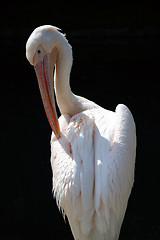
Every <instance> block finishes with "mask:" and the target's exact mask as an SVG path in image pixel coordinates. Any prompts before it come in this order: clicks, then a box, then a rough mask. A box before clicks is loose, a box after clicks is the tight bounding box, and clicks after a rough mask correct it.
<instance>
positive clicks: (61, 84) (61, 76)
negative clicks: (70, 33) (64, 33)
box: [54, 39, 97, 116]
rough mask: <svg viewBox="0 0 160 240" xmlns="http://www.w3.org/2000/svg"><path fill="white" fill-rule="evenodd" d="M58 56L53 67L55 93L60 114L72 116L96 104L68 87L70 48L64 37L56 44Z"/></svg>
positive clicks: (70, 62)
mask: <svg viewBox="0 0 160 240" xmlns="http://www.w3.org/2000/svg"><path fill="white" fill-rule="evenodd" d="M57 49H58V58H57V62H56V67H55V78H54V85H55V94H56V100H57V104H58V107H59V109H60V112H61V114H69V115H70V116H73V115H75V114H77V113H80V112H82V111H84V110H87V109H91V108H93V107H96V106H97V105H96V104H95V103H93V102H92V101H89V100H87V99H85V98H82V97H80V96H76V95H74V94H73V93H72V91H71V88H70V72H71V67H72V62H73V59H72V48H71V46H70V45H69V43H68V42H67V40H66V39H63V41H61V42H60V43H59V46H57Z"/></svg>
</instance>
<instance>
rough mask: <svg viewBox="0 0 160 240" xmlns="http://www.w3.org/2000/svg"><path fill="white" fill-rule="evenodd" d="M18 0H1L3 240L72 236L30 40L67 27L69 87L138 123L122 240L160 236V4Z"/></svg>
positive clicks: (0, 197) (0, 207)
mask: <svg viewBox="0 0 160 240" xmlns="http://www.w3.org/2000/svg"><path fill="white" fill-rule="evenodd" d="M129 2H130V3H127V2H126V1H98V0H97V1H44V2H41V1H39V2H36V1H32V2H26V3H23V2H22V1H21V2H18V1H13V2H12V3H9V2H6V4H5V2H4V3H3V5H1V10H0V17H1V21H0V24H1V28H0V33H1V37H0V52H1V70H0V96H1V108H0V109H1V115H0V127H1V131H0V133H1V135H0V136H1V162H0V163H1V168H0V169H1V174H0V177H1V180H0V184H1V185H0V239H3V240H10V239H11V240H12V239H13V240H15V239H22V240H24V239H68V240H69V239H73V238H72V234H71V232H70V228H69V225H68V223H67V222H66V223H65V222H64V221H63V217H62V215H61V214H60V213H59V211H58V208H57V206H56V203H55V200H53V197H52V172H51V167H50V135H51V129H50V126H49V124H48V121H47V118H46V116H45V112H44V109H43V105H42V102H41V98H40V94H39V89H38V84H37V81H36V76H35V72H34V69H33V67H32V66H31V65H30V64H29V62H28V61H27V60H26V57H25V43H26V41H27V39H28V37H29V35H30V34H31V32H32V31H33V30H34V28H36V27H38V26H40V25H44V24H51V25H55V26H57V27H59V28H61V29H62V31H63V32H64V33H66V34H67V39H68V40H69V42H70V44H71V45H72V47H73V56H74V62H73V68H72V72H71V87H72V91H73V92H74V93H75V94H78V95H81V96H84V97H86V98H88V99H90V100H92V101H94V102H96V103H97V104H99V105H101V106H103V107H104V108H107V109H109V110H113V111H114V109H115V107H116V105H117V104H118V103H124V104H126V105H127V106H128V107H129V108H130V110H131V112H132V113H133V116H134V119H135V122H136V127H137V158H136V170H135V184H134V188H133V191H132V194H131V197H130V200H129V204H128V208H127V212H126V216H125V219H124V223H123V226H122V230H121V235H120V240H122V239H124V240H125V239H127V240H129V239H131V240H134V239H135V240H143V239H145V240H152V239H157V240H158V239H160V219H159V203H160V195H159V189H160V187H159V162H160V147H159V136H160V128H159V121H160V102H159V89H160V87H159V79H160V5H158V4H157V3H155V2H153V1H152V2H150V1H148V2H147V1H145V3H144V2H140V1H137V2H136V1H129Z"/></svg>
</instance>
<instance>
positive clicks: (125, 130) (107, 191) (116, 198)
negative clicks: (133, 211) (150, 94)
mask: <svg viewBox="0 0 160 240" xmlns="http://www.w3.org/2000/svg"><path fill="white" fill-rule="evenodd" d="M94 144H95V209H96V213H97V214H96V220H95V221H96V225H97V228H98V229H99V231H100V232H101V233H106V231H111V235H112V237H113V239H116V237H117V236H116V235H118V234H119V230H120V227H121V224H122V221H123V217H124V214H125V210H126V206H127V202H128V198H129V195H130V192H131V188H132V185H133V181H134V165H135V154H136V133H135V124H134V120H133V117H132V114H131V112H130V111H129V109H128V108H127V107H126V106H125V105H122V104H120V105H118V106H117V108H116V112H115V113H114V115H113V113H112V114H111V113H110V114H109V111H106V113H104V111H103V112H102V111H99V113H98V114H97V115H96V118H95V140H94ZM102 216H103V217H102ZM106 226H107V227H106Z"/></svg>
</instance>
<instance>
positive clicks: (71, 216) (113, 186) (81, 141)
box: [27, 26, 136, 240]
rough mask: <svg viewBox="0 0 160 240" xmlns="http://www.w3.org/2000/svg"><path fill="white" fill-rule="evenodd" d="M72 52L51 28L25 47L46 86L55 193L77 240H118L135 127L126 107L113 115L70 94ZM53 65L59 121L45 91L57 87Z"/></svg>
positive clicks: (38, 31) (132, 161) (131, 176)
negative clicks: (59, 114) (59, 113)
mask: <svg viewBox="0 0 160 240" xmlns="http://www.w3.org/2000/svg"><path fill="white" fill-rule="evenodd" d="M46 45H47V46H46ZM39 49H40V50H41V56H39V53H38V50H39ZM55 49H56V50H55ZM53 53H54V54H53ZM71 53H72V52H71V47H70V45H69V44H68V42H67V40H66V39H65V37H64V36H63V35H62V34H61V33H60V32H59V31H58V30H57V29H56V28H54V27H52V26H42V27H40V28H37V29H36V30H35V31H34V32H33V33H32V34H31V36H30V38H29V40H28V42H27V57H28V59H29V61H30V62H31V64H33V65H34V66H35V69H36V73H37V78H38V81H39V82H42V84H41V85H40V90H41V95H42V99H43V103H44V106H45V110H46V113H47V116H48V119H49V121H50V124H51V127H52V130H53V131H54V132H52V137H51V165H52V170H53V191H54V195H55V197H56V200H57V204H58V206H59V207H60V208H61V209H62V211H63V214H64V215H67V217H68V220H69V223H70V226H71V230H72V233H73V235H74V238H75V239H76V240H117V239H118V236H119V232H120V227H121V224H122V221H123V217H124V214H125V210H126V207H127V202H128V198H129V195H130V192H131V189H132V186H133V181H134V165H135V154H136V134H135V124H134V120H133V117H132V114H131V112H130V111H129V109H128V108H127V107H126V106H125V105H123V104H119V105H118V106H117V108H116V111H115V112H112V111H108V110H105V109H103V108H102V107H100V106H98V105H96V104H95V103H93V102H91V101H89V100H87V99H84V98H82V97H79V96H76V95H74V94H73V93H72V92H71V90H70V86H69V75H70V70H71V66H72V54H71ZM48 54H49V55H48ZM53 55H54V56H53ZM46 56H47V57H46ZM51 57H52V59H54V60H52V61H51ZM50 62H51V64H50ZM54 65H55V79H54V85H55V93H56V98H57V102H58V105H59V108H60V111H61V113H62V115H61V117H60V118H59V120H57V118H56V114H55V115H54V113H53V114H52V111H53V112H55V105H54V98H53V97H52V95H53V88H52V87H47V86H48V85H49V86H51V85H52V83H53V79H52V74H51V72H52V71H53V66H54ZM48 66H49V70H48ZM37 69H38V70H37ZM50 69H51V70H50ZM39 84H40V83H39ZM52 115H53V116H52ZM58 122H59V123H58ZM52 123H53V124H52ZM53 126H54V127H53Z"/></svg>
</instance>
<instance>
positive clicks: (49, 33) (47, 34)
mask: <svg viewBox="0 0 160 240" xmlns="http://www.w3.org/2000/svg"><path fill="white" fill-rule="evenodd" d="M62 39H64V35H63V34H62V33H60V32H59V31H58V28H56V27H53V26H50V25H45V26H41V27H38V28H36V29H35V30H34V31H33V32H32V34H31V35H30V37H29V39H28V41H27V43H26V57H27V59H28V61H29V62H30V63H31V64H32V65H33V66H34V68H35V71H36V75H37V79H38V83H39V88H40V92H41V97H42V100H43V104H44V108H45V111H46V114H47V117H48V120H49V123H50V126H51V128H52V130H53V131H54V133H55V135H56V136H57V138H59V137H60V135H61V134H60V129H59V124H58V118H57V114H56V108H55V100H54V87H53V84H54V81H53V70H54V66H55V64H56V62H57V57H58V51H57V46H58V44H59V42H60V41H61V40H62Z"/></svg>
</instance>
